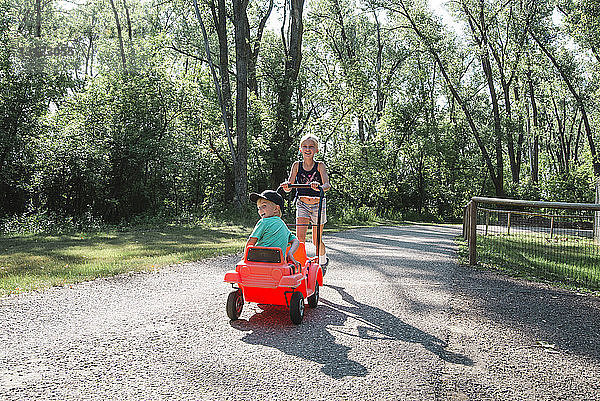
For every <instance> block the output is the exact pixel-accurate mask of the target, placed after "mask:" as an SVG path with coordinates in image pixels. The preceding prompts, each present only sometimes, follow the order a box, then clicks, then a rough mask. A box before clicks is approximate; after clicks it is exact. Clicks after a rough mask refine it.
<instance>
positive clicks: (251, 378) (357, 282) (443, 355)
mask: <svg viewBox="0 0 600 401" xmlns="http://www.w3.org/2000/svg"><path fill="white" fill-rule="evenodd" d="M458 234H459V228H458V227H450V226H401V227H377V228H367V229H357V230H350V231H346V232H342V233H338V234H330V235H327V236H326V238H325V241H326V244H327V245H328V254H329V256H330V257H331V263H330V265H329V269H328V272H327V275H326V277H325V284H326V286H325V287H324V288H322V289H321V301H320V304H319V306H318V308H316V309H307V312H306V315H305V318H304V322H303V323H302V325H300V326H294V325H293V324H292V323H291V322H290V320H289V314H288V311H287V309H284V308H279V307H268V306H263V307H259V306H257V305H253V304H246V305H245V308H244V311H243V312H242V316H241V320H239V321H236V322H233V323H230V322H229V320H228V319H227V317H226V313H225V301H226V298H227V294H228V293H229V291H230V287H229V286H228V285H227V284H225V283H223V274H224V273H225V271H226V270H228V269H230V268H232V267H233V266H234V264H235V262H236V261H237V259H238V258H239V255H237V256H235V255H234V256H228V257H220V258H215V259H211V260H208V261H203V262H197V263H188V264H183V265H178V266H172V267H170V268H166V269H163V270H161V271H159V272H157V273H148V274H131V275H122V276H118V277H115V278H111V279H102V280H96V281H93V282H88V283H82V284H78V285H73V286H72V287H62V288H54V289H50V290H47V291H44V292H41V293H31V294H25V295H21V296H12V297H8V298H4V299H1V300H0V344H2V345H1V346H0V400H24V399H54V400H88V399H90V400H91V399H93V400H104V399H117V400H163V399H175V400H257V399H273V400H275V399H277V400H283V399H290V400H300V399H313V400H404V399H410V400H596V399H600V299H599V298H597V297H592V296H585V295H579V294H575V293H573V292H567V291H563V290H557V289H553V288H550V287H547V286H545V285H543V284H531V283H527V282H525V281H521V280H513V279H508V278H504V277H502V276H500V275H497V274H495V273H491V272H482V271H478V270H473V269H470V268H467V267H461V266H458V265H457V264H456V261H455V256H454V254H455V245H454V243H453V238H454V237H455V236H456V235H458Z"/></svg>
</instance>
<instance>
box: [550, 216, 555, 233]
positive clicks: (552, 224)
mask: <svg viewBox="0 0 600 401" xmlns="http://www.w3.org/2000/svg"><path fill="white" fill-rule="evenodd" d="M553 237H554V216H552V217H550V238H553Z"/></svg>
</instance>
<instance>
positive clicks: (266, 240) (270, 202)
mask: <svg viewBox="0 0 600 401" xmlns="http://www.w3.org/2000/svg"><path fill="white" fill-rule="evenodd" d="M250 201H252V202H256V207H257V209H258V214H259V215H260V220H259V221H258V222H257V223H256V226H254V230H253V231H252V234H250V238H248V241H247V242H246V248H248V246H253V245H256V246H272V247H279V248H281V252H282V253H283V255H284V257H285V259H286V260H287V261H288V262H291V263H293V264H294V265H298V262H297V261H296V259H294V252H296V250H297V249H298V246H299V245H300V242H299V241H298V239H297V238H296V236H295V235H294V234H292V232H291V231H290V230H289V228H287V226H286V225H285V223H284V222H283V220H282V219H281V214H282V211H283V198H282V197H281V195H279V194H278V193H277V192H275V191H271V190H266V191H263V192H262V193H260V194H257V193H254V192H253V193H251V194H250ZM290 243H291V246H290V250H289V252H288V253H287V255H286V253H285V250H286V248H287V246H288V244H290Z"/></svg>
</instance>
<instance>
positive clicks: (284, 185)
mask: <svg viewBox="0 0 600 401" xmlns="http://www.w3.org/2000/svg"><path fill="white" fill-rule="evenodd" d="M297 174H298V162H294V164H292V168H291V170H290V176H289V177H288V179H287V181H284V182H282V183H281V188H283V190H284V191H285V192H290V191H291V190H292V189H291V188H290V187H289V185H290V184H293V183H294V181H296V175H297Z"/></svg>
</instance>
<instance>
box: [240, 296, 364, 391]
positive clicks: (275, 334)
mask: <svg viewBox="0 0 600 401" xmlns="http://www.w3.org/2000/svg"><path fill="white" fill-rule="evenodd" d="M259 308H261V309H263V310H262V311H261V312H259V313H255V314H254V315H252V317H251V318H250V319H249V320H237V321H235V322H232V327H234V328H236V329H238V330H242V331H248V333H247V334H246V335H245V336H244V337H243V338H242V341H244V342H246V343H248V344H255V345H264V346H267V347H272V348H276V349H278V350H280V351H281V352H284V353H285V354H287V355H294V356H297V357H300V358H303V359H306V360H309V361H313V362H315V363H318V364H320V365H322V367H321V371H322V372H323V373H324V374H326V375H328V376H330V377H332V378H334V379H341V378H343V377H346V376H361V377H362V376H366V375H367V374H368V371H367V368H366V367H364V366H363V365H361V364H360V363H358V362H355V361H353V360H351V359H349V357H348V352H349V351H350V347H347V346H345V345H342V344H337V343H336V342H335V337H334V335H333V334H332V333H330V332H329V331H328V330H327V326H330V325H335V326H343V325H344V322H345V319H346V317H347V315H346V314H344V313H342V312H339V311H337V310H335V309H333V308H330V307H328V306H326V305H322V304H321V305H319V307H318V308H316V309H311V310H310V313H307V314H306V315H305V316H304V321H303V323H302V324H301V325H300V326H295V325H292V324H291V323H288V322H289V311H288V309H287V308H283V307H277V306H272V305H259Z"/></svg>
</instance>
